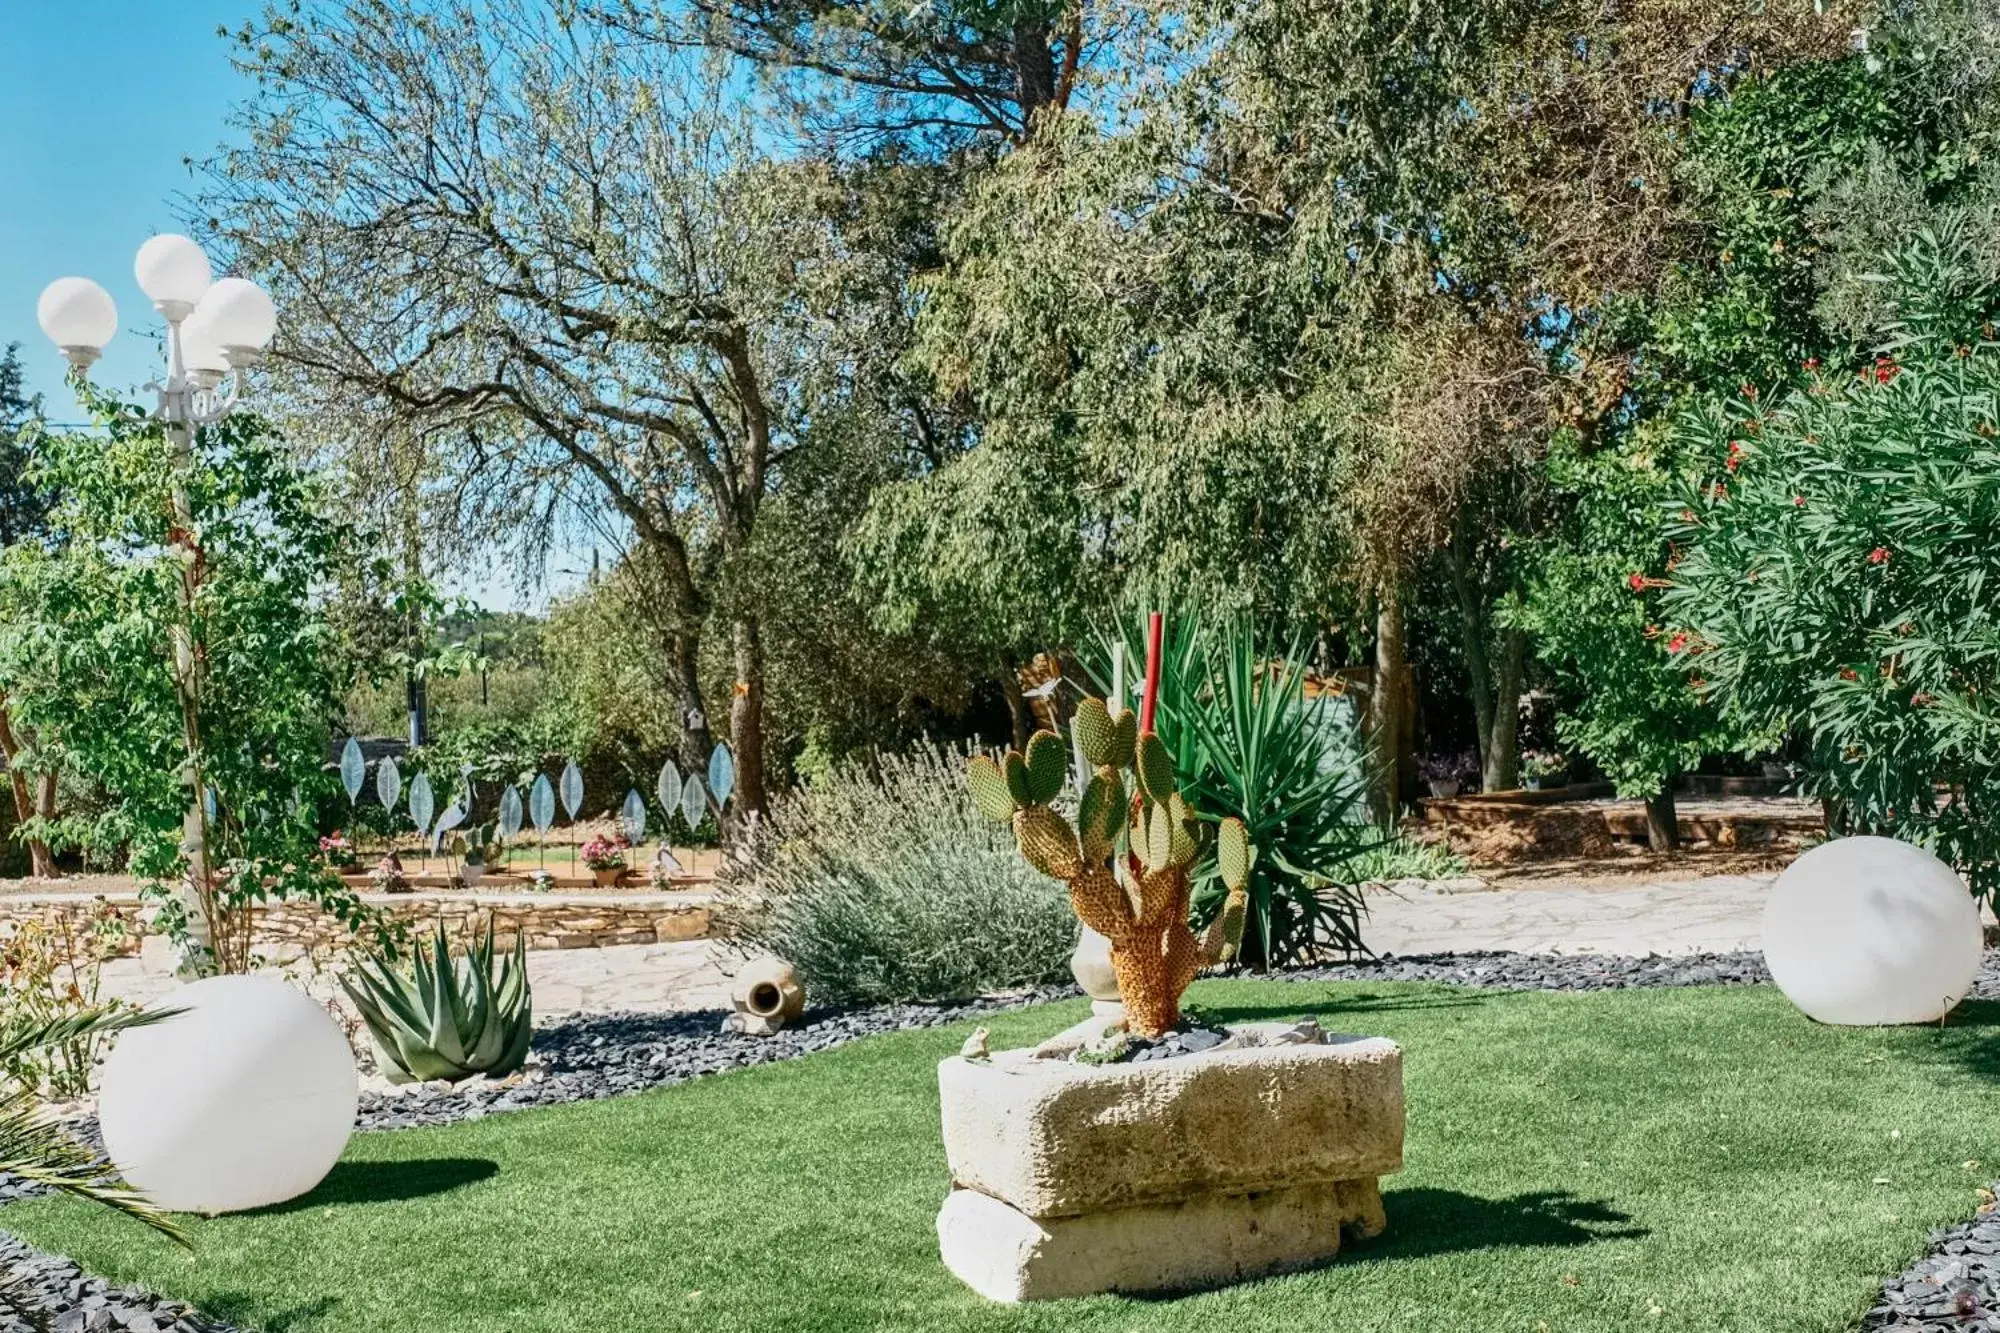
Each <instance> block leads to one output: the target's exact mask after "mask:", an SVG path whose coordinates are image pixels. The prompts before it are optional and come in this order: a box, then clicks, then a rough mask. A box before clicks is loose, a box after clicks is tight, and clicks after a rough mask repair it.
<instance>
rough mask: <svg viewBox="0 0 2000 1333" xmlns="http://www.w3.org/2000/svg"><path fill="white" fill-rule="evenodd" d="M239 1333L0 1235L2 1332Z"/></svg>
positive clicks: (176, 1303)
mask: <svg viewBox="0 0 2000 1333" xmlns="http://www.w3.org/2000/svg"><path fill="white" fill-rule="evenodd" d="M120 1329H122V1330H124V1331H125V1333H235V1330H234V1329H233V1328H232V1326H231V1325H228V1324H223V1323H218V1322H216V1321H215V1320H212V1319H207V1318H204V1317H203V1316H202V1315H201V1314H200V1313H198V1312H197V1311H196V1310H195V1309H194V1307H192V1306H189V1305H184V1304H182V1303H181V1302H179V1301H168V1300H162V1299H160V1298H159V1297H157V1296H154V1295H153V1294H151V1293H150V1292H147V1291H142V1290H140V1289H139V1288H137V1287H114V1286H112V1285H111V1284H110V1283H109V1282H106V1281H105V1280H104V1279H103V1278H101V1277H91V1276H89V1275H87V1274H86V1273H84V1271H83V1270H82V1269H80V1268H78V1267H77V1266H76V1265H75V1264H73V1263H71V1262H70V1261H69V1260H67V1259H64V1258H62V1257H61V1256H60V1255H53V1254H43V1253H42V1252H41V1251H39V1250H34V1249H30V1248H29V1247H28V1246H27V1245H24V1244H23V1243H21V1242H20V1241H19V1240H16V1239H15V1238H14V1237H12V1236H10V1235H8V1234H7V1233H6V1232H4V1231H0V1333H115V1331H116V1330H120Z"/></svg>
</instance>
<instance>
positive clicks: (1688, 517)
mask: <svg viewBox="0 0 2000 1333" xmlns="http://www.w3.org/2000/svg"><path fill="white" fill-rule="evenodd" d="M1681 522H1683V523H1692V522H1694V510H1692V509H1683V510H1681Z"/></svg>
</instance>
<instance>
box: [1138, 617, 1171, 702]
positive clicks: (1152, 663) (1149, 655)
mask: <svg viewBox="0 0 2000 1333" xmlns="http://www.w3.org/2000/svg"><path fill="white" fill-rule="evenodd" d="M1165 629H1166V618H1165V617H1164V616H1162V615H1161V614H1160V613H1159V612H1158V611H1153V612H1150V613H1149V614H1148V615H1147V616H1146V696H1145V698H1144V699H1143V700H1141V701H1140V704H1139V730H1140V731H1142V732H1144V731H1151V730H1152V729H1153V706H1154V705H1155V704H1157V703H1158V702H1159V701H1160V640H1161V636H1162V635H1163V634H1164V632H1165Z"/></svg>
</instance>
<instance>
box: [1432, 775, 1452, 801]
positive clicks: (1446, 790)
mask: <svg viewBox="0 0 2000 1333" xmlns="http://www.w3.org/2000/svg"><path fill="white" fill-rule="evenodd" d="M1458 785H1459V784H1458V779H1457V778H1432V779H1431V784H1430V787H1431V795H1433V796H1435V797H1437V798H1438V799H1439V800H1448V799H1450V798H1451V797H1453V796H1456V795H1458Z"/></svg>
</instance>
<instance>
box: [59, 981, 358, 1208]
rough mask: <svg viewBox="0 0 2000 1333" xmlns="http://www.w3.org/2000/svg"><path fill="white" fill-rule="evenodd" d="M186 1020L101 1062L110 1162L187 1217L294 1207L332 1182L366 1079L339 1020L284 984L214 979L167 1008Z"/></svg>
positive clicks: (146, 1033)
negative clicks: (291, 1202)
mask: <svg viewBox="0 0 2000 1333" xmlns="http://www.w3.org/2000/svg"><path fill="white" fill-rule="evenodd" d="M158 1006H159V1007H163V1008H178V1009H182V1010H184V1011H185V1012H183V1013H180V1014H178V1015H176V1016H174V1017H172V1018H169V1019H166V1020H165V1021H163V1022H160V1023H157V1024H154V1025H153V1026H151V1027H143V1028H134V1029H132V1030H130V1031H128V1032H126V1033H124V1034H123V1035H121V1036H120V1037H119V1039H118V1044H117V1046H115V1047H114V1048H113V1049H112V1052H111V1055H110V1058H109V1059H107V1060H106V1061H105V1063H104V1078H103V1084H102V1088H101V1090H100V1093H99V1097H98V1119H99V1121H100V1123H101V1124H102V1127H103V1130H104V1147H105V1152H106V1153H107V1155H109V1157H110V1158H111V1160H112V1162H113V1164H115V1165H116V1166H117V1168H118V1170H119V1172H120V1173H121V1174H122V1175H123V1176H124V1177H125V1179H126V1180H127V1181H128V1182H130V1183H131V1184H132V1185H133V1187H134V1188H136V1189H138V1190H140V1191H141V1192H143V1193H144V1194H145V1195H146V1196H147V1197H149V1198H150V1199H152V1201H153V1202H154V1203H156V1204H158V1205H159V1206H160V1207H162V1208H165V1209H167V1210H169V1211H171V1212H178V1213H207V1214H210V1215H213V1214H216V1213H233V1212H241V1211H243V1210H244V1209H248V1208H262V1207H266V1206H268V1205H270V1204H274V1203H283V1202H284V1201H285V1200H287V1199H292V1198H296V1197H298V1196H299V1195H301V1194H304V1193H306V1192H307V1191H308V1190H310V1189H312V1188H313V1186H315V1185H317V1184H319V1182H320V1181H321V1180H323V1179H325V1178H326V1173H327V1172H328V1171H330V1170H332V1169H333V1164H334V1163H335V1162H336V1161H338V1160H339V1158H340V1154H341V1151H342V1150H343V1149H344V1148H346V1146H347V1139H348V1136H349V1135H350V1134H351V1133H352V1132H353V1130H354V1111H355V1105H356V1103H357V1101H358V1100H359V1097H360V1091H361V1088H360V1078H359V1075H358V1074H357V1073H356V1070H355V1067H354V1053H353V1052H352V1051H351V1050H349V1049H348V1045H347V1038H346V1037H345V1036H344V1035H343V1034H342V1033H341V1031H340V1028H339V1027H338V1026H337V1025H336V1024H335V1023H334V1021H333V1019H332V1018H331V1017H330V1016H329V1015H328V1014H327V1012H326V1010H324V1009H322V1008H321V1007H320V1006H319V1005H318V1004H316V1003H314V1002H313V1000H311V999H310V998H308V997H307V996H305V995H304V994H302V993H300V992H299V991H297V990H295V989H293V988H292V987H291V986H288V985H286V984H285V983H284V982H282V981H280V980H278V979H277V978H275V977H268V976H231V977H210V978H209V979H207V980H205V981H196V982H193V983H191V984H189V985H186V986H182V987H180V988H179V989H177V990H175V991H173V992H171V993H170V994H168V995H166V996H164V997H162V998H161V999H160V1000H159V1001H158Z"/></svg>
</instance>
